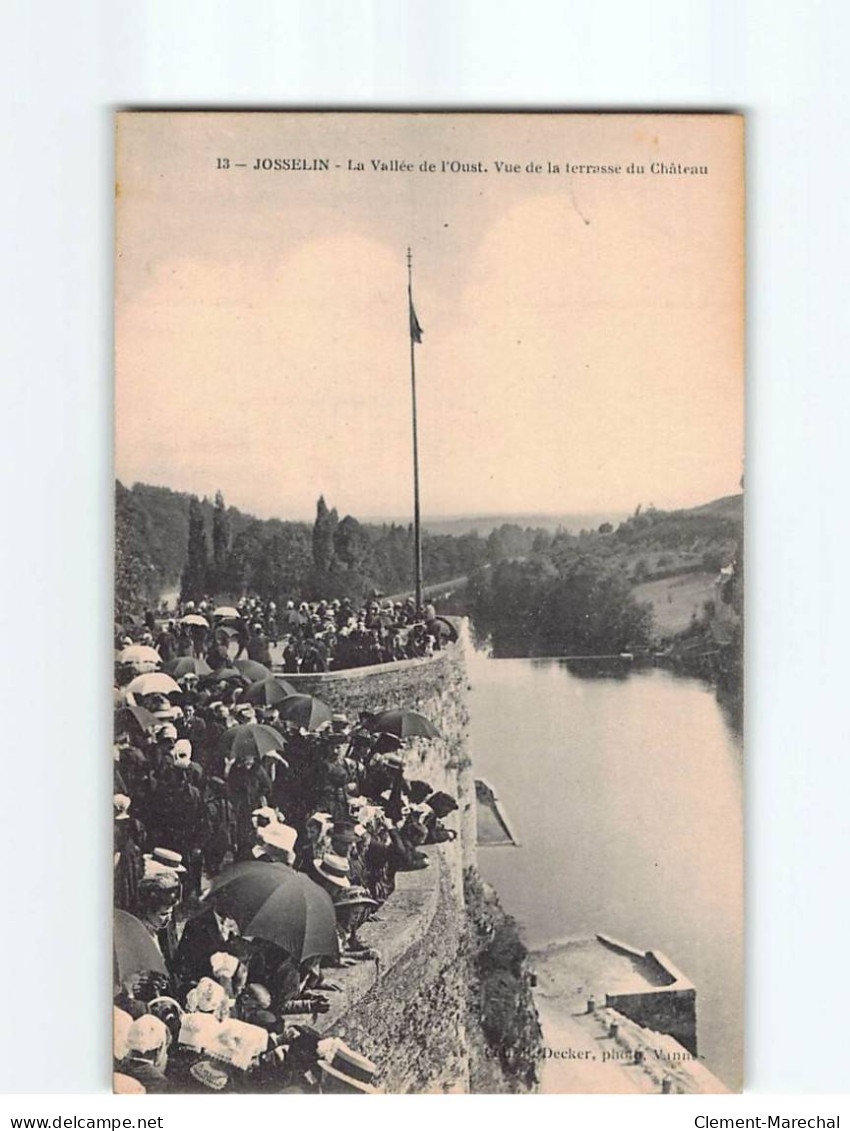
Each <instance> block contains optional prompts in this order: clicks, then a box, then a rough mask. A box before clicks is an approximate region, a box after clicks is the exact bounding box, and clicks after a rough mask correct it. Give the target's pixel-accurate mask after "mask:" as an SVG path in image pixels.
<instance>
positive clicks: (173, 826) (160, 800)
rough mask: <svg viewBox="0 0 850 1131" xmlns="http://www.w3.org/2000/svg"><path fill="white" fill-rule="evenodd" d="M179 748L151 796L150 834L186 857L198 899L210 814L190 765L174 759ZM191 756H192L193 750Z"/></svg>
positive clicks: (190, 885)
mask: <svg viewBox="0 0 850 1131" xmlns="http://www.w3.org/2000/svg"><path fill="white" fill-rule="evenodd" d="M182 741H183V742H186V741H187V740H186V739H183V740H182ZM176 746H177V743H174V744H173V745H172V756H171V764H170V765H163V766H162V768H161V769H160V771H159V773H158V774H157V781H156V785H155V786H154V789H153V793H152V795H151V803H150V810H149V813H150V816H149V818H148V819H149V821H150V826H149V832H150V836H151V838H152V840H153V842H154V843H155V844H158V845H163V846H167V847H168V848H170V849H172V850H174V851H175V852H178V853H179V854H180V855H181V856H182V857H183V864H184V865H185V866H186V867H187V871H188V876H187V891H188V893H189V894H190V895H198V894H199V892H200V881H201V874H200V869H201V845H202V844H203V843H204V840H205V834H206V829H205V820H206V810H205V808H204V803H203V799H202V797H201V791H200V789H199V788H198V786H197V785H195V784H194V775H193V773H192V771H191V769H189V765H185V764H182V763H178V762H177V760H176V758H175V757H174V749H175V747H176ZM189 753H190V756H191V747H190V748H189ZM183 757H185V754H184V755H183ZM189 764H191V763H189Z"/></svg>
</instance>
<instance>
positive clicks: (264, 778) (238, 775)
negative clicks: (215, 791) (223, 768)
mask: <svg viewBox="0 0 850 1131" xmlns="http://www.w3.org/2000/svg"><path fill="white" fill-rule="evenodd" d="M227 785H228V791H229V793H230V800H231V802H232V803H233V816H234V822H235V833H236V838H235V839H236V844H235V856H236V859H237V860H247V859H249V858H250V856H251V849H252V848H253V847H254V843H255V836H254V825H253V823H252V821H251V815H252V814H253V812H254V810H255V809H262V808H263V807H264V806H265V805H268V803H269V799H270V797H271V792H272V783H271V781H270V779H269V776H268V774H267V773H266V771H265V770H264V769H263V767H262V765H261V764H260V760H259V758H258V757H257V756H256V755H255V754H243V755H240V756H239V757H237V759H236V761H235V762H234V764H233V765H232V766H231V767H230V772H229V773H228V775H227Z"/></svg>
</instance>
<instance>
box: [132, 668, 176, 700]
mask: <svg viewBox="0 0 850 1131" xmlns="http://www.w3.org/2000/svg"><path fill="white" fill-rule="evenodd" d="M126 690H127V691H129V692H131V693H132V694H133V695H174V694H177V693H179V691H180V687H179V685H178V684H176V683H175V682H174V680H173V679H172V678H171V676H170V675H166V673H165V672H147V673H146V674H145V675H137V676H136V678H135V679H134V680H131V681H130V683H128V684H127V687H126Z"/></svg>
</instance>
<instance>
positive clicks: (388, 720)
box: [369, 707, 440, 738]
mask: <svg viewBox="0 0 850 1131" xmlns="http://www.w3.org/2000/svg"><path fill="white" fill-rule="evenodd" d="M369 728H370V730H376V731H383V732H385V733H386V734H394V735H396V736H397V737H398V738H439V737H440V732H439V731H438V730H437V728H436V727H435V726H434V724H433V723H432V722H429V720H428V719H426V718H425V716H424V715H420V714H419V712H418V711H411V710H409V709H407V708H404V707H397V708H395V709H393V710H391V711H382V712H381V714H380V715H376V716H375V718H374V719H372V721H371V722H370V723H369Z"/></svg>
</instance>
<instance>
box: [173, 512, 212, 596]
mask: <svg viewBox="0 0 850 1131" xmlns="http://www.w3.org/2000/svg"><path fill="white" fill-rule="evenodd" d="M208 577H209V559H208V556H207V535H206V530H205V529H204V512H203V509H202V507H201V504H200V502H199V501H198V499H197V496H195V495H192V497H191V499H190V500H189V543H188V549H187V553H186V564H185V566H184V567H183V572H182V574H181V576H180V596H181V598H182V599H183V600H184V601H190V600H191V601H197V600H198V599H199V598H201V597H203V595H204V593H205V592H206V588H207V580H208Z"/></svg>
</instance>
